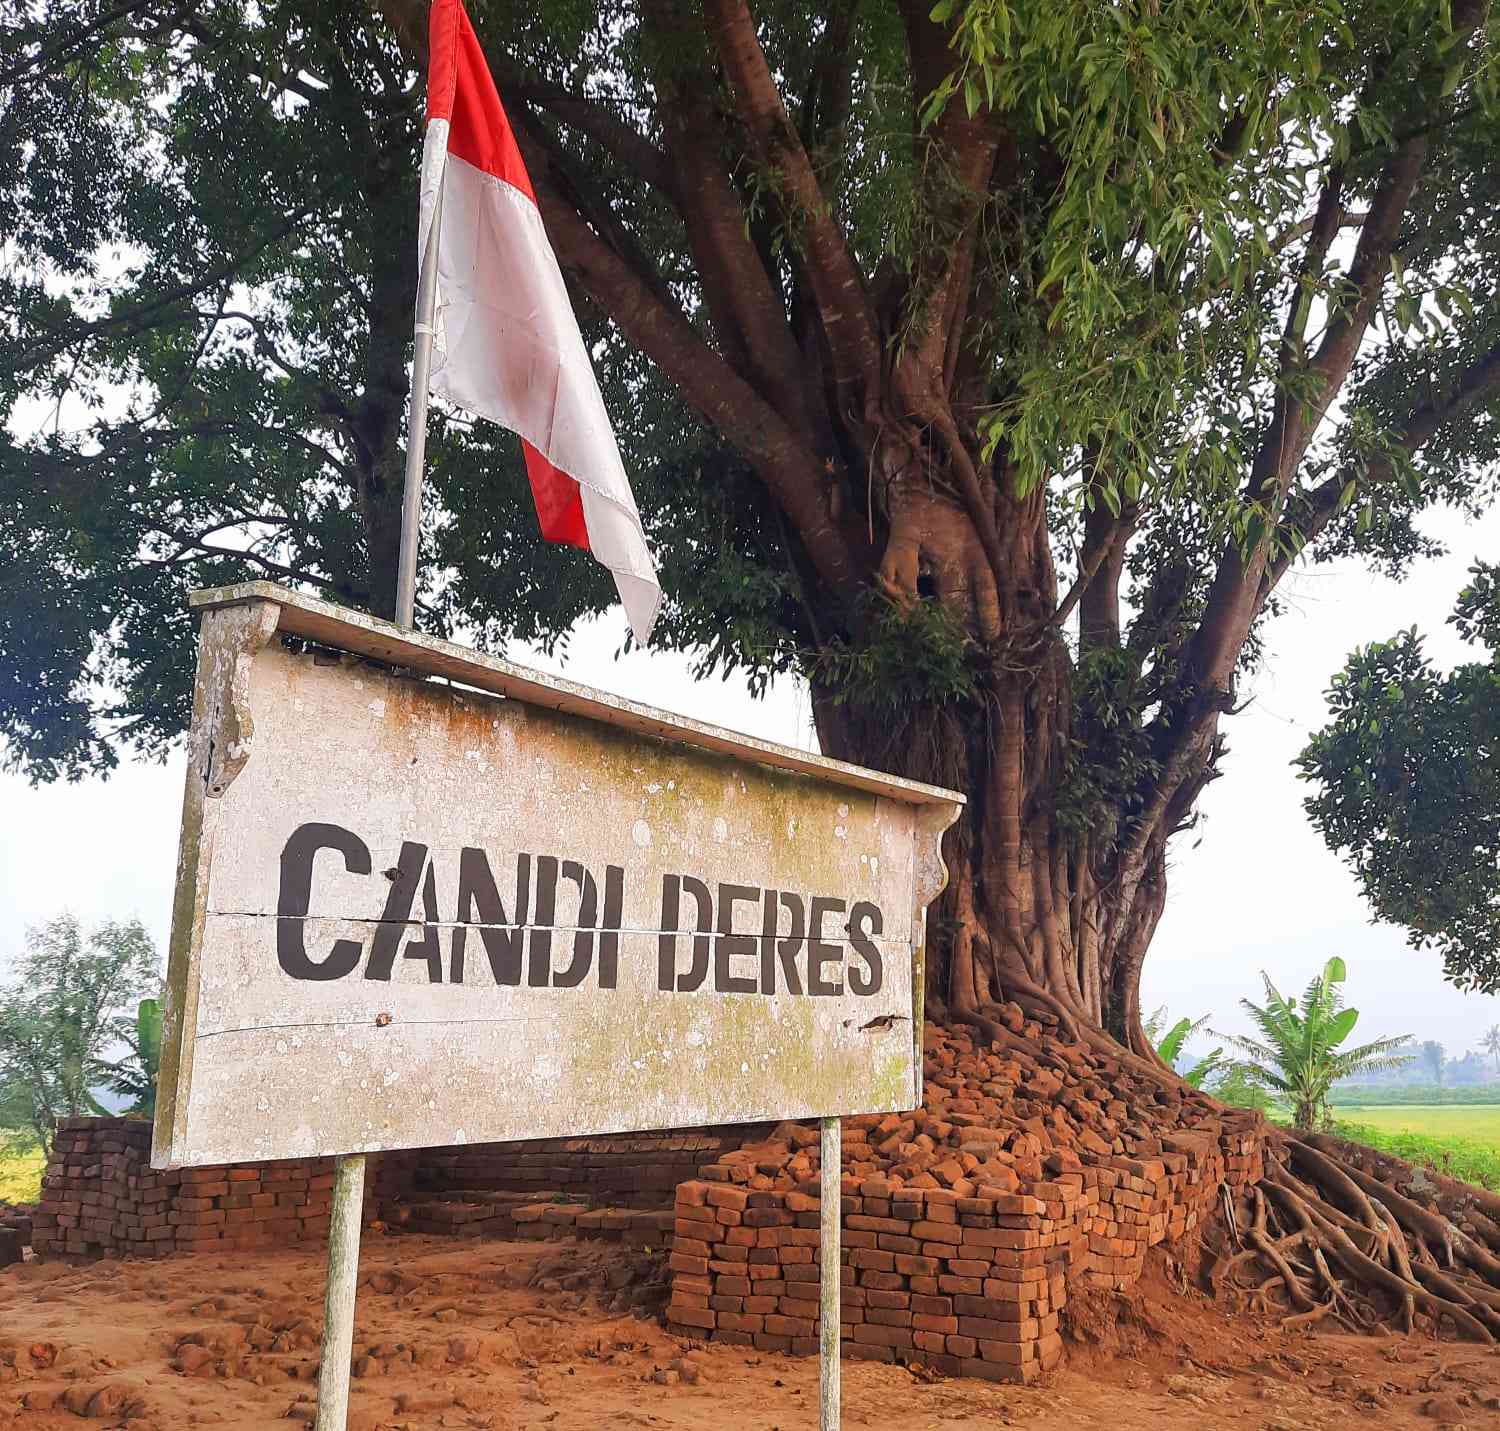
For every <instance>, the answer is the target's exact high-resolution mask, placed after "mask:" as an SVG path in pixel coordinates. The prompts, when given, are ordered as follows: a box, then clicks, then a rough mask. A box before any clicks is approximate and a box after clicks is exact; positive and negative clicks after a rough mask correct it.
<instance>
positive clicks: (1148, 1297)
mask: <svg viewBox="0 0 1500 1431" xmlns="http://www.w3.org/2000/svg"><path fill="white" fill-rule="evenodd" d="M621 1265H622V1258H621V1249H620V1248H618V1247H616V1246H611V1245H609V1244H596V1243H587V1244H572V1243H562V1244H556V1243H553V1244H537V1243H496V1242H474V1243H455V1242H453V1241H450V1240H446V1239H434V1238H425V1237H404V1238H391V1237H382V1236H379V1235H375V1236H372V1237H370V1238H369V1239H368V1240H367V1243H366V1248H365V1255H364V1259H363V1267H364V1274H363V1282H362V1285H361V1289H360V1301H359V1322H358V1325H357V1327H356V1335H355V1350H356V1354H357V1356H358V1358H359V1359H358V1360H357V1362H356V1372H357V1373H358V1374H357V1376H356V1379H355V1381H354V1383H353V1386H354V1391H353V1397H352V1407H353V1415H352V1417H351V1426H353V1427H356V1428H362V1431H375V1428H382V1431H384V1428H410V1431H426V1428H428V1427H473V1428H495V1431H523V1428H532V1427H538V1428H541V1427H546V1428H550V1429H551V1431H574V1428H577V1431H599V1428H606V1429H607V1428H628V1427H646V1428H652V1431H678V1428H681V1431H687V1428H710V1427H712V1428H715V1429H716V1431H719V1428H722V1431H808V1428H813V1427H816V1425H817V1365H816V1362H815V1361H813V1360H794V1359H791V1358H786V1357H780V1356H775V1355H764V1354H761V1355H757V1354H753V1353H747V1352H745V1351H742V1350H735V1349H731V1348H721V1347H707V1348H703V1347H696V1348H694V1347H691V1346H690V1345H689V1344H686V1343H681V1342H678V1341H677V1340H675V1339H674V1338H671V1337H669V1336H667V1335H666V1333H665V1332H664V1331H663V1330H662V1328H661V1327H660V1326H659V1325H658V1324H657V1323H656V1322H654V1321H651V1320H647V1319H644V1318H643V1317H641V1316H637V1315H634V1314H631V1313H623V1314H621V1313H612V1312H610V1311H609V1310H607V1307H608V1303H609V1299H610V1297H611V1295H612V1294H611V1292H610V1290H609V1279H610V1277H611V1273H613V1274H614V1280H615V1281H616V1283H617V1282H618V1281H619V1280H620V1278H619V1269H620V1267H621ZM321 1274H322V1263H321V1255H320V1253H318V1252H316V1251H313V1250H311V1249H292V1250H287V1251H284V1252H278V1253H273V1254H271V1255H267V1256H257V1257H254V1258H246V1259H244V1260H237V1259H234V1258H229V1257H220V1256H213V1255H204V1256H197V1257H191V1256H189V1257H176V1258H173V1259H171V1260H169V1261H163V1262H154V1263H153V1262H104V1263H94V1264H91V1265H87V1266H80V1267H69V1266H66V1265H63V1264H60V1263H45V1264H31V1265H25V1266H17V1267H12V1268H9V1269H6V1270H5V1271H0V1427H3V1428H18V1431H55V1428H65V1427H66V1428H72V1427H78V1426H80V1424H81V1423H80V1420H79V1415H78V1414H76V1413H82V1414H84V1415H86V1416H88V1417H89V1418H90V1419H91V1420H93V1421H94V1422H95V1424H100V1425H113V1426H122V1425H123V1426H128V1427H130V1428H132V1431H147V1428H151V1429H152V1431H155V1428H167V1427H172V1428H177V1427H181V1426H216V1427H225V1428H233V1431H250V1428H253V1427H266V1426H271V1425H275V1424H278V1423H280V1422H282V1421H283V1419H284V1418H287V1417H291V1418H294V1419H301V1420H304V1421H306V1420H310V1419H311V1415H312V1410H311V1400H312V1384H311V1377H312V1375H313V1374H314V1370H315V1367H316V1362H317V1339H318V1327H319V1320H320V1295H321V1292H320V1289H321ZM1100 1311H1101V1315H1100V1316H1099V1317H1098V1318H1097V1319H1093V1320H1094V1324H1096V1325H1097V1326H1098V1327H1099V1329H1100V1330H1099V1333H1098V1341H1097V1343H1096V1344H1095V1345H1094V1346H1085V1347H1077V1348H1070V1352H1069V1364H1068V1367H1067V1369H1066V1370H1064V1371H1062V1372H1061V1373H1059V1374H1058V1375H1056V1376H1055V1377H1053V1378H1052V1379H1051V1381H1050V1382H1048V1383H1046V1384H1044V1385H1042V1386H1039V1387H1027V1388H1020V1387H1002V1386H989V1385H986V1384H983V1383H980V1382H974V1381H967V1380H965V1381H942V1380H939V1381H930V1382H929V1381H926V1380H923V1379H921V1378H920V1377H918V1376H916V1375H914V1374H913V1373H911V1372H908V1371H906V1370H904V1369H902V1368H899V1367H890V1366H877V1365H872V1364H869V1363H859V1362H855V1363H848V1362H846V1363H845V1368H844V1404H845V1424H846V1425H848V1426H871V1427H880V1428H883V1431H918V1428H921V1431H929V1428H942V1431H963V1428H967V1427H981V1426H982V1427H994V1426H1035V1427H1037V1428H1038V1431H1041V1428H1044V1427H1045V1428H1047V1431H1056V1428H1070V1427H1107V1428H1109V1431H1205V1428H1219V1427H1247V1428H1257V1431H1303V1428H1324V1427H1343V1426H1350V1425H1361V1424H1369V1425H1371V1426H1380V1427H1382V1428H1384V1427H1404V1426H1412V1427H1424V1428H1431V1427H1435V1426H1441V1425H1450V1426H1458V1425H1462V1426H1465V1427H1467V1428H1469V1431H1480V1428H1485V1427H1500V1349H1491V1350H1486V1349H1484V1348H1480V1347H1476V1346H1470V1345H1463V1344H1455V1343H1447V1342H1445V1343H1441V1344H1434V1343H1431V1342H1426V1343H1423V1342H1415V1343H1410V1344H1406V1345H1400V1344H1397V1343H1393V1342H1391V1341H1388V1340H1380V1339H1373V1340H1365V1339H1359V1338H1353V1337H1343V1336H1316V1337H1310V1336H1307V1335H1305V1334H1292V1335H1285V1334H1282V1333H1280V1332H1278V1331H1275V1330H1273V1329H1266V1328H1261V1327H1258V1326H1256V1325H1255V1324H1253V1323H1250V1322H1248V1321H1246V1320H1243V1319H1239V1320H1230V1319H1228V1318H1227V1317H1226V1316H1225V1315H1224V1313H1223V1312H1222V1311H1219V1310H1217V1309H1215V1308H1213V1307H1211V1306H1209V1305H1208V1304H1207V1303H1206V1302H1204V1301H1203V1300H1202V1299H1201V1298H1198V1297H1196V1295H1194V1294H1187V1295H1183V1294H1180V1293H1173V1292H1170V1291H1168V1289H1167V1288H1165V1286H1161V1287H1157V1288H1156V1289H1155V1290H1154V1291H1152V1290H1149V1289H1148V1290H1147V1291H1145V1292H1143V1293H1142V1294H1141V1295H1140V1296H1138V1297H1135V1298H1133V1299H1132V1302H1131V1303H1130V1305H1129V1307H1128V1308H1126V1309H1125V1316H1124V1318H1123V1321H1120V1322H1118V1323H1117V1322H1116V1318H1115V1315H1114V1312H1113V1311H1112V1310H1111V1309H1108V1308H1101V1309H1100ZM1080 1320H1084V1319H1083V1318H1080Z"/></svg>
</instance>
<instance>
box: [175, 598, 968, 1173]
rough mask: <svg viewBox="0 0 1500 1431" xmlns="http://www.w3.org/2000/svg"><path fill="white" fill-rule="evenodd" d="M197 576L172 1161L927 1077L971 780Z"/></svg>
mask: <svg viewBox="0 0 1500 1431" xmlns="http://www.w3.org/2000/svg"><path fill="white" fill-rule="evenodd" d="M195 605H198V606H199V607H200V608H201V609H202V612H203V617H202V628H201V632H200V639H199V659H198V676H197V685H196V690H195V696H194V710H193V723H192V730H191V736H190V761H189V771H188V777H187V786H186V792H185V798H184V809H183V825H182V844H181V855H180V860H179V869H178V881H177V894H176V900H175V904H174V910H173V931H172V948H171V961H170V968H169V973H168V986H169V1000H168V1011H167V1027H166V1037H165V1040H164V1048H163V1060H162V1075H161V1088H160V1092H159V1095H158V1100H157V1122H156V1130H155V1161H156V1163H157V1165H158V1166H186V1165H191V1164H199V1163H214V1162H223V1161H229V1160H233V1159H246V1158H249V1159H269V1158H289V1157H305V1156H311V1155H315V1154H331V1153H346V1152H358V1151H369V1150H374V1149H381V1148H399V1147H416V1146H423V1145H433V1144H451V1143H461V1142H464V1141H479V1140H485V1141H490V1140H504V1139H510V1138H529V1137H543V1136H550V1135H560V1134H581V1133H589V1132H610V1131H619V1130H624V1129H638V1128H658V1127H680V1126H690V1125H694V1124H711V1123H726V1122H739V1121H754V1120H758V1119H772V1118H781V1117H816V1116H821V1115H827V1114H834V1113H847V1112H854V1111H883V1110H895V1109H904V1108H909V1107H912V1106H914V1105H915V1104H916V1103H917V1102H918V1101H919V1100H920V1097H921V1088H920V1077H921V1075H920V1069H921V1060H920V1044H921V989H922V939H923V929H924V923H925V910H926V906H927V904H928V903H929V902H930V901H931V900H932V898H933V897H934V896H935V895H936V894H937V893H938V892H939V890H940V889H941V888H942V884H943V880H944V877H945V874H944V870H943V867H942V862H941V856H940V853H939V841H940V838H941V835H942V832H943V830H944V829H946V828H947V827H948V825H949V824H951V823H952V821H953V819H954V818H955V817H956V815H957V813H958V810H959V808H960V805H961V797H959V796H956V795H954V794H952V793H951V792H949V791H943V790H938V789H935V788H933V787H928V786H922V785H916V784H913V783H910V782H904V781H899V780H895V779H892V778H889V777H886V776H882V775H879V774H877V773H876V772H872V771H864V770H859V769H858V768H856V767H853V766H846V765H842V764H841V763H839V762H836V761H830V760H825V759H823V758H821V757H818V756H813V755H808V754H807V753H806V752H802V751H795V750H791V749H788V748H786V747H781V746H774V745H771V744H769V743H766V742H760V741H754V740H750V739H748V738H746V737H741V736H737V735H734V734H733V733H732V732H728V731H723V730H719V729H716V728H714V727H710V726H705V725H701V724H698V723H695V722H690V721H684V720H681V719H680V718H677V717H673V716H669V715H667V714H665V713H663V712H660V711H653V710H651V709H649V708H647V707H643V706H639V705H635V704H632V703H629V702H623V701H616V700H613V699H612V698H610V697H607V696H604V695H601V694H599V693H597V692H593V691H589V690H587V689H586V688H583V687H579V686H576V685H574V684H572V683H570V682H565V681H557V680H552V679H550V678H547V677H544V676H540V675H537V674H536V673H534V672H528V671H525V670H523V669H522V668H519V667H515V666H511V665H509V664H508V663H506V662H502V661H496V660H493V659H489V658H485V657H481V656H477V655H475V654H474V653H471V652H464V651H462V650H461V649H460V648H458V647H454V646H450V645H448V644H447V643H444V642H439V641H434V640H431V639H429V638H424V637H418V636H412V635H410V634H408V633H402V632H399V631H397V630H396V629H395V628H394V627H391V626H389V625H387V624H386V623H383V622H379V621H376V620H375V619H374V618H371V617H368V616H364V615H361V614H358V613H352V612H344V611H342V610H340V609H339V608H337V607H333V606H329V605H327V604H326V603H323V602H318V601H314V600H311V599H309V598H306V597H302V596H299V595H296V594H294V593H290V592H284V591H281V590H280V589H279V588H276V587H273V586H269V585H266V584H262V583H255V584H252V585H250V586H247V587H242V588H232V589H229V590H227V591H222V592H212V593H204V594H201V595H200V596H199V597H197V598H195ZM287 636H290V637H295V638H302V639H303V640H304V641H305V640H312V641H316V642H318V643H319V644H320V647H322V648H323V649H322V650H320V651H319V653H318V654H317V655H316V656H314V655H312V654H308V653H306V651H305V650H299V649H293V648H292V647H291V646H289V645H288V644H287V643H286V642H285V641H283V640H282V639H281V638H282V637H287ZM294 644H300V643H294ZM329 648H332V649H334V650H336V651H337V652H339V653H340V654H339V655H338V656H336V657H334V658H332V659H330V657H329V655H328V649H329ZM435 677H437V678H447V681H449V682H453V681H457V682H462V688H460V687H457V686H455V685H453V684H445V683H443V682H442V681H441V680H440V679H434V678H435Z"/></svg>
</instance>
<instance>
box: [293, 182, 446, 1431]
mask: <svg viewBox="0 0 1500 1431" xmlns="http://www.w3.org/2000/svg"><path fill="white" fill-rule="evenodd" d="M442 223H443V190H442V186H441V185H439V187H438V196H437V205H436V208H435V209H434V211H433V215H432V228H431V229H430V230H429V231H428V234H427V248H426V251H425V252H424V253H423V254H422V271H421V275H420V276H419V278H418V280H417V322H416V345H415V351H414V353H413V355H412V364H411V420H410V422H409V424H408V427H407V432H406V480H405V485H404V487H403V489H402V493H401V559H400V565H399V567H398V570H397V574H396V625H397V626H399V627H400V628H401V629H402V630H403V631H410V630H411V629H412V626H413V624H414V622H415V619H416V606H417V538H418V536H419V534H420V532H421V528H422V459H423V457H424V455H425V454H426V450H427V398H428V391H427V384H428V378H429V374H430V373H431V369H432V320H433V317H434V315H435V313H436V311H437V258H438V234H439V231H440V230H441V228H442ZM365 1162H366V1158H365V1154H363V1153H349V1154H346V1155H344V1156H342V1157H339V1158H336V1159H335V1160H334V1176H333V1209H332V1214H333V1215H332V1217H331V1219H330V1221H329V1227H328V1278H327V1281H326V1283H325V1285H324V1288H323V1355H322V1359H321V1361H320V1362H319V1364H318V1431H345V1428H346V1427H347V1425H348V1422H349V1361H350V1355H351V1353H352V1351H353V1348H354V1299H355V1291H356V1288H357V1286H358V1283H359V1227H360V1223H361V1222H362V1221H363V1220H364V1202H365Z"/></svg>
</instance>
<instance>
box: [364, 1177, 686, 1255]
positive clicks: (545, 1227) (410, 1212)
mask: <svg viewBox="0 0 1500 1431" xmlns="http://www.w3.org/2000/svg"><path fill="white" fill-rule="evenodd" d="M392 1220H393V1223H394V1225H396V1226H399V1227H401V1228H402V1229H404V1230H405V1231H407V1232H425V1233H430V1234H433V1235H435V1236H440V1237H442V1236H447V1237H454V1236H457V1237H494V1238H504V1239H508V1240H519V1241H526V1240H536V1239H544V1238H559V1237H577V1238H582V1239H585V1240H590V1239H598V1240H603V1241H607V1242H626V1243H629V1244H630V1245H631V1246H632V1247H638V1248H656V1247H663V1246H665V1245H666V1243H667V1242H668V1240H669V1239H670V1237H671V1232H672V1223H673V1214H672V1211H671V1209H670V1208H668V1209H666V1210H665V1211H651V1210H647V1209H643V1208H623V1207H618V1208H617V1207H610V1208H591V1207H589V1206H588V1205H587V1204H586V1203H581V1202H577V1201H569V1200H566V1199H565V1198H563V1197H561V1196H560V1195H559V1196H558V1197H554V1198H548V1199H546V1200H539V1199H538V1195H537V1193H536V1192H534V1191H527V1192H484V1191H472V1190H471V1191H458V1192H453V1193H447V1194H440V1195H437V1196H432V1197H427V1198H419V1199H418V1200H415V1201H411V1202H406V1203H402V1204H400V1205H399V1206H398V1207H396V1208H395V1209H393V1218H392Z"/></svg>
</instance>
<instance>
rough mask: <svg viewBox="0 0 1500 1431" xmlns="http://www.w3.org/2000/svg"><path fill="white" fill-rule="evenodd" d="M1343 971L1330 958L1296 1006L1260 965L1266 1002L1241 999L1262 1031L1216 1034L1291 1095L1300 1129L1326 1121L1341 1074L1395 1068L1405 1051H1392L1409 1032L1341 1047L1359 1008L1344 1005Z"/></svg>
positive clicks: (1259, 1078) (1253, 1070)
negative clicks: (1332, 1090) (1256, 1033)
mask: <svg viewBox="0 0 1500 1431" xmlns="http://www.w3.org/2000/svg"><path fill="white" fill-rule="evenodd" d="M1347 973H1348V971H1347V969H1346V968H1345V966H1344V961H1343V960H1342V959H1340V958H1338V957H1337V956H1335V957H1334V958H1332V959H1330V960H1329V961H1328V962H1327V963H1326V964H1325V965H1324V966H1323V969H1322V972H1321V973H1320V974H1318V975H1317V976H1316V977H1315V978H1314V979H1313V980H1312V982H1311V983H1309V984H1308V986H1307V991H1306V992H1305V993H1304V994H1303V996H1302V1004H1301V1008H1300V1010H1299V1008H1298V1004H1297V1000H1296V999H1287V998H1285V997H1283V996H1282V994H1281V993H1280V991H1279V990H1278V989H1277V988H1276V986H1275V985H1274V984H1273V983H1272V982H1271V980H1270V978H1269V977H1268V976H1267V975H1266V974H1265V972H1264V971H1262V973H1261V979H1262V980H1263V981H1264V983H1265V986H1266V1002H1265V1003H1264V1004H1257V1003H1254V1002H1253V1001H1251V1000H1250V999H1241V1000H1240V1005H1241V1007H1242V1008H1243V1009H1244V1010H1245V1012H1246V1013H1248V1014H1249V1015H1250V1017H1251V1018H1252V1019H1253V1020H1254V1021H1255V1023H1256V1025H1257V1026H1258V1027H1259V1029H1260V1031H1261V1035H1262V1037H1261V1038H1260V1039H1250V1038H1242V1037H1240V1036H1239V1035H1237V1034H1220V1035H1219V1037H1220V1038H1222V1039H1224V1040H1225V1041H1226V1042H1227V1043H1229V1044H1231V1045H1232V1046H1233V1047H1235V1048H1237V1049H1239V1050H1240V1051H1241V1052H1242V1053H1245V1054H1247V1055H1249V1059H1248V1063H1247V1070H1248V1072H1249V1074H1250V1075H1251V1076H1252V1077H1253V1078H1254V1080H1255V1081H1256V1082H1258V1083H1260V1084H1262V1085H1264V1086H1265V1087H1266V1088H1270V1089H1274V1090H1275V1091H1276V1092H1278V1093H1281V1094H1283V1095H1285V1097H1286V1098H1287V1099H1289V1100H1290V1102H1291V1105H1292V1121H1293V1122H1294V1123H1295V1124H1296V1125H1297V1127H1298V1128H1299V1129H1301V1130H1302V1131H1304V1132H1310V1131H1312V1130H1313V1129H1315V1128H1317V1127H1319V1126H1321V1125H1322V1124H1323V1123H1325V1122H1326V1121H1327V1116H1328V1112H1327V1110H1328V1091H1329V1089H1330V1088H1332V1087H1333V1085H1334V1084H1335V1083H1336V1082H1337V1081H1338V1080H1339V1079H1340V1078H1347V1077H1348V1076H1349V1075H1350V1074H1352V1073H1359V1072H1361V1071H1363V1070H1367V1069H1377V1068H1396V1067H1399V1066H1400V1065H1401V1064H1403V1063H1405V1062H1406V1061H1407V1060H1408V1059H1409V1057H1410V1055H1409V1054H1403V1053H1398V1052H1396V1050H1398V1049H1401V1048H1403V1047H1404V1046H1405V1045H1406V1044H1408V1043H1409V1042H1410V1035H1408V1034H1402V1035H1401V1036H1400V1037H1399V1038H1382V1039H1376V1040H1375V1041H1374V1042H1373V1043H1367V1044H1361V1045H1360V1046H1359V1047H1358V1048H1351V1049H1345V1050H1343V1051H1342V1052H1341V1051H1340V1048H1339V1046H1340V1045H1341V1044H1342V1043H1343V1042H1344V1040H1345V1039H1347V1038H1348V1037H1349V1035H1350V1034H1351V1033H1353V1032H1354V1025H1355V1023H1356V1022H1358V1020H1359V1010H1358V1009H1347V1008H1345V1007H1344V1000H1343V995H1342V994H1341V993H1340V991H1339V987H1338V986H1339V985H1340V984H1342V983H1343V982H1344V979H1345V978H1346V976H1347Z"/></svg>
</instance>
